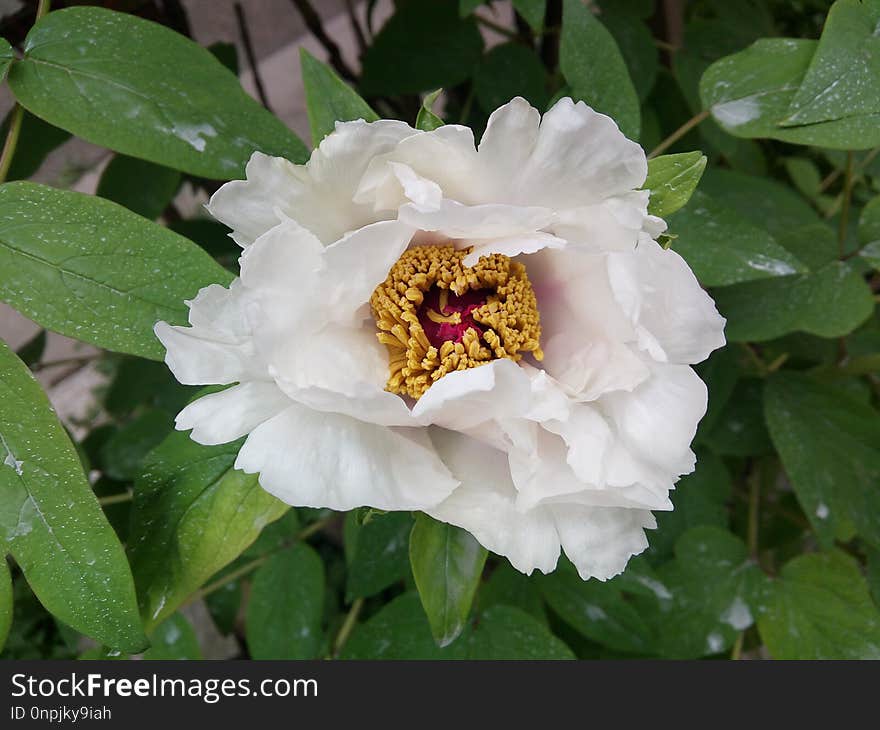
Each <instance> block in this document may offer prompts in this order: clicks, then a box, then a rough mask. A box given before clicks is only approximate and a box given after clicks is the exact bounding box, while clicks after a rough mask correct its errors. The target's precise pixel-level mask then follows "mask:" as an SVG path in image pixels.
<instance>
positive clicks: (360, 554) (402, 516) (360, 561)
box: [346, 512, 413, 601]
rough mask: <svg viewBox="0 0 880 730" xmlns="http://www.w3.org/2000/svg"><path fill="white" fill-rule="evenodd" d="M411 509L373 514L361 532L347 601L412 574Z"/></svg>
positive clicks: (352, 567)
mask: <svg viewBox="0 0 880 730" xmlns="http://www.w3.org/2000/svg"><path fill="white" fill-rule="evenodd" d="M412 526H413V520H412V517H411V515H410V513H409V512H389V513H388V514H384V515H378V516H376V517H373V519H371V520H370V521H369V522H368V523H367V524H365V525H363V526H362V527H361V528H360V529H359V530H358V533H357V538H356V542H355V546H354V552H353V556H352V559H351V564H350V565H349V568H348V581H347V587H346V596H347V600H349V601H351V600H352V599H354V598H364V597H367V596H372V595H375V594H376V593H379V592H380V591H382V590H384V589H385V588H387V587H388V586H390V585H393V584H394V583H396V582H398V581H400V580H403V579H404V578H405V577H406V576H407V575H409V534H410V532H412Z"/></svg>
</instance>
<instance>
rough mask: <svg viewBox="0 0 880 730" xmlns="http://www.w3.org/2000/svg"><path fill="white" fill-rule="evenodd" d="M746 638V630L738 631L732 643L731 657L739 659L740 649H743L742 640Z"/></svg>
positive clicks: (740, 655)
mask: <svg viewBox="0 0 880 730" xmlns="http://www.w3.org/2000/svg"><path fill="white" fill-rule="evenodd" d="M745 638H746V632H745V631H740V632H739V634H738V635H737V637H736V642H735V643H734V645H733V651H732V652H730V658H731V659H734V660H735V659H740V658H741V657H742V649H743V641H744V640H745Z"/></svg>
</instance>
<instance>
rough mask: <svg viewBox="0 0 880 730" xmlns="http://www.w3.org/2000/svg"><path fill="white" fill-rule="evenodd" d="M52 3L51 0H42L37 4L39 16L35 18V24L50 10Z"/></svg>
mask: <svg viewBox="0 0 880 730" xmlns="http://www.w3.org/2000/svg"><path fill="white" fill-rule="evenodd" d="M50 4H51V0H40V2H39V3H38V5H37V16H36V17H35V18H34V24H36V22H37V21H38V20H39V19H40V18H42V17H43V16H44V15H45V14H46V13H48V12H49V5H50Z"/></svg>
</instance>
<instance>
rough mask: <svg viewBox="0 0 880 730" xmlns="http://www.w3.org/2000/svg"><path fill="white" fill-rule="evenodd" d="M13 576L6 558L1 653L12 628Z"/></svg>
mask: <svg viewBox="0 0 880 730" xmlns="http://www.w3.org/2000/svg"><path fill="white" fill-rule="evenodd" d="M12 610H13V602H12V576H11V575H10V574H9V563H7V562H6V557H5V556H4V557H3V558H2V559H0V652H2V651H3V647H4V646H5V645H6V637H7V636H9V629H10V627H11V626H12Z"/></svg>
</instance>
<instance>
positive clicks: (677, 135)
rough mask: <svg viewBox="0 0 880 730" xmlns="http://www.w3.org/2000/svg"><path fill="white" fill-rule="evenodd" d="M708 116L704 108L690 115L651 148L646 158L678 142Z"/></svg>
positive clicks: (707, 111)
mask: <svg viewBox="0 0 880 730" xmlns="http://www.w3.org/2000/svg"><path fill="white" fill-rule="evenodd" d="M708 116H709V110H708V109H704V110H703V111H701V112H700V113H699V114H695V115H694V116H692V117H691V118H690V119H688V120H687V121H686V122H685V123H684V124H682V125H681V126H680V127H679V128H678V129H676V130H675V131H674V132H673V133H672V134H670V135H669V136H668V137H667V138H666V139H664V140H663V141H662V142H661V143H660V144H658V145H657V146H656V147H655V148H654V149H653V150H651V154H649V155H648V159H649V160H650V159H651V158H653V157H656V156H657V155H659V154H660V153H661V152H664V151H666V150H667V149H669V148H670V147H672V145H674V144H675V143H676V142H678V140H680V139H681V138H682V137H684V136H685V135H686V134H687V133H688V132H690V131H691V130H692V129H693V128H694V127H696V126H697V125H698V124H700V122H702V121H704V120H705V119H706V117H708Z"/></svg>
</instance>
